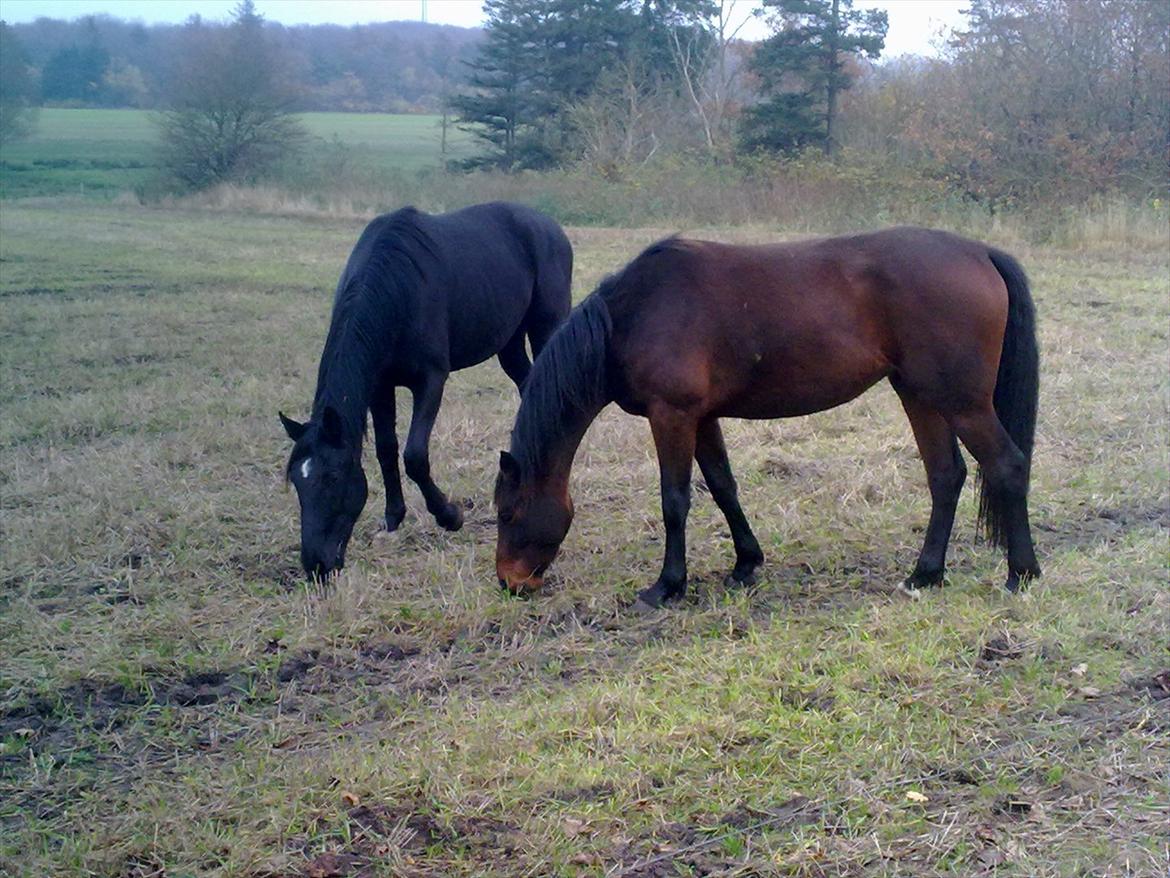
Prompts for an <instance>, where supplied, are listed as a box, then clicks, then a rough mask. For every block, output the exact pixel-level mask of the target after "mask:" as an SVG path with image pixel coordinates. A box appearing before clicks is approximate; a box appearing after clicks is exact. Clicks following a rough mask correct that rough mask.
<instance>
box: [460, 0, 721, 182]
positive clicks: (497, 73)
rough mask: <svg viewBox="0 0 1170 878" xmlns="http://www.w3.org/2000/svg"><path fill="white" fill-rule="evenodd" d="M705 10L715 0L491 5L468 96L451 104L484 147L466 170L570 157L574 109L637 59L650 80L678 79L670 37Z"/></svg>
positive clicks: (554, 0)
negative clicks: (607, 75) (611, 75)
mask: <svg viewBox="0 0 1170 878" xmlns="http://www.w3.org/2000/svg"><path fill="white" fill-rule="evenodd" d="M708 7H709V2H708V0H488V2H487V3H485V4H484V9H485V11H486V13H487V24H486V26H485V31H486V32H485V35H484V41H483V43H482V44H481V46H480V50H479V55H478V57H477V58H476V60H475V61H474V62H473V63H471V64H470V65H469V66H470V73H469V76H468V79H467V86H468V88H469V91H468V92H467V93H464V94H461V95H457V96H455V97H453V98H452V99H451V101H450V105H451V107H452V109H453V110H454V111H455V112H456V114H457V115H458V116H459V120H460V124H461V125H462V126H463V127H464V128H465V129H466V130H468V131H470V132H472V133H473V134H474V135H475V136H476V137H478V138H479V139H480V140H482V141H483V142H484V144H485V145H486V146H487V152H486V153H485V154H484V155H482V156H479V157H477V158H475V159H472V160H471V161H470V162H469V163H468V164H469V165H471V166H485V165H492V166H496V167H501V168H504V169H507V170H515V169H520V168H538V167H546V166H549V165H552V164H556V163H558V162H561V161H564V160H567V159H569V158H572V157H573V149H574V144H575V142H576V138H575V137H574V136H573V135H574V131H573V120H572V113H571V112H569V110H570V108H571V107H572V106H573V105H575V104H577V103H579V102H580V101H582V100H584V99H585V98H587V97H588V96H589V95H591V94H592V93H593V91H594V90H595V89H596V88H597V86H598V82H599V80H600V79H601V77H602V75H603V74H604V73H605V71H607V70H614V69H616V68H618V67H620V66H621V65H622V64H623V63H624V62H626V61H627V60H629V59H630V58H632V57H638V59H639V61H640V64H639V65H638V67H639V69H640V70H644V71H646V74H645V75H646V76H647V77H651V78H655V79H658V80H663V79H670V78H671V77H674V76H677V69H676V67H675V65H674V60H673V58H672V56H671V52H670V43H669V41H668V40H667V39H666V38H665V37H664V36H663V34H665V33H667V32H668V28H670V27H679V26H683V24H682V23H683V22H687V25H686V26H693V21H694V20H695V18H696V16H697V15H698V14H699V13H700V11H701V10H704V9H707V8H708Z"/></svg>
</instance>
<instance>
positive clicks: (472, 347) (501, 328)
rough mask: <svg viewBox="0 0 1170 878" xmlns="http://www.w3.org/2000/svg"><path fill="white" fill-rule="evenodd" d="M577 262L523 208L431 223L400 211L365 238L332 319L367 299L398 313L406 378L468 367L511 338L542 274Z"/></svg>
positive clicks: (491, 206)
mask: <svg viewBox="0 0 1170 878" xmlns="http://www.w3.org/2000/svg"><path fill="white" fill-rule="evenodd" d="M571 254H572V251H571V248H570V247H569V243H568V239H567V238H566V237H565V234H564V232H563V231H562V230H561V228H560V226H558V225H557V224H556V222H555V221H553V220H552V219H551V218H549V217H547V216H544V215H543V214H541V213H539V212H538V211H535V210H532V209H531V208H527V207H524V206H522V205H516V204H508V203H504V202H492V203H488V204H481V205H475V206H472V207H468V208H464V209H462V210H457V211H452V212H451V213H447V214H433V215H432V214H427V213H424V212H422V211H419V210H417V209H415V208H412V207H411V208H403V209H401V210H398V211H395V212H394V213H390V214H386V215H383V216H380V217H377V218H375V219H374V220H372V221H371V222H370V223H369V225H367V227H366V229H365V230H364V231H363V233H362V235H361V237H360V238H359V240H358V242H357V244H356V245H355V247H354V249H353V252H352V253H351V255H350V258H349V260H348V262H347V264H346V268H345V270H344V271H343V273H342V277H341V280H340V282H339V284H338V291H337V298H336V300H335V308H334V319H335V320H337V319H338V316H339V315H338V311H339V308H338V305H339V304H340V303H342V302H343V301H345V300H346V299H347V298H352V297H355V296H364V297H366V298H368V299H370V300H372V301H375V302H377V303H378V304H379V307H381V308H383V309H386V310H389V311H392V312H393V314H394V320H395V323H396V335H397V336H398V337H399V338H401V339H402V340H403V341H404V342H405V344H403V345H400V346H399V347H401V348H402V356H403V357H404V358H406V359H408V360H409V361H410V362H408V363H406V364H404V365H403V366H402V368H403V369H404V370H406V371H410V370H411V369H415V368H417V369H422V368H440V369H448V370H450V369H461V368H465V367H466V366H471V365H474V364H476V363H479V362H482V361H483V360H485V359H487V358H489V357H491V356H493V355H494V354H496V353H497V352H498V351H499V350H500V348H502V347H503V346H504V344H505V343H507V341H508V340H509V339H510V338H512V336H513V335H514V334H515V333H516V332H517V330H518V328H519V327H520V326H521V323H522V321H523V319H524V317H525V314H526V313H527V311H528V309H529V307H530V306H531V304H532V299H533V295H534V291H535V290H536V289H537V280H538V277H539V276H540V273H541V271H542V270H543V271H547V270H548V266H550V265H553V266H556V265H561V264H566V263H567V265H568V266H569V269H568V270H569V271H571V264H572V262H571V260H572V255H571ZM566 298H567V290H566ZM566 310H567V308H566Z"/></svg>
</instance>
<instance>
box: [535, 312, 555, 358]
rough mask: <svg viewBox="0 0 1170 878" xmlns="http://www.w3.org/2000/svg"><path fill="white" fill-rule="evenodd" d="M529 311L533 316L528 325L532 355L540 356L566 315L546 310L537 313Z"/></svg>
mask: <svg viewBox="0 0 1170 878" xmlns="http://www.w3.org/2000/svg"><path fill="white" fill-rule="evenodd" d="M529 313H530V315H531V316H530V317H529V319H528V325H527V330H528V341H529V343H530V344H531V345H532V356H533V357H538V356H540V352H541V351H542V350H543V349H544V346H545V345H546V344H548V340H549V339H550V338H552V334H553V333H554V332H556V331H557V328H558V327H559V326H560V325H561V322H562V321H563V320H564V317H563V316H558V315H557V314H550V313H545V312H544V311H541V312H539V313H536V314H532V313H531V312H529Z"/></svg>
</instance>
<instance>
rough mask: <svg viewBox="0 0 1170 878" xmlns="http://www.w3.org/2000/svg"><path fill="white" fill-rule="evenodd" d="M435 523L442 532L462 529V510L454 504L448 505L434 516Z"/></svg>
mask: <svg viewBox="0 0 1170 878" xmlns="http://www.w3.org/2000/svg"><path fill="white" fill-rule="evenodd" d="M435 521H437V522H438V523H439V527H441V528H443V529H444V530H450V531H456V530H459V528H461V527H463V510H462V509H460V508H459V507H458V506H456V505H455V504H454V503H448V504H447V507H446V508H445V509H444V510H443V511H442V512H440V513H439V514H438V515H436V516H435Z"/></svg>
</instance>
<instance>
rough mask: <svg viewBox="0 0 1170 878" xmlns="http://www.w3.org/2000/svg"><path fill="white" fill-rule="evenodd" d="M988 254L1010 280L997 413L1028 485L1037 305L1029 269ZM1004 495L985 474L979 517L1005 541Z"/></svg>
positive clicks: (989, 533) (996, 539)
mask: <svg viewBox="0 0 1170 878" xmlns="http://www.w3.org/2000/svg"><path fill="white" fill-rule="evenodd" d="M987 255H988V258H990V259H991V264H992V265H994V266H995V268H996V271H998V272H999V274H1000V277H1002V278H1003V282H1004V284H1005V285H1006V286H1007V293H1008V317H1007V327H1006V329H1005V330H1004V334H1003V351H1002V353H1001V354H1000V357H999V372H998V373H997V375H996V379H995V394H994V396H993V404H994V406H995V414H996V416H997V417H998V418H999V421H1000V423H1001V424H1003V427H1004V429H1005V430H1007V433H1008V435H1009V436H1011V438H1012V441H1013V442H1014V443H1015V444H1016V447H1017V448H1019V449H1020V451H1021V452H1022V453H1023V455H1024V490H1025V493H1026V492H1027V485H1028V478H1029V476H1030V473H1031V470H1032V443H1033V439H1034V437H1035V433H1036V409H1037V403H1038V400H1039V390H1040V351H1039V348H1038V347H1037V345H1036V309H1035V307H1034V306H1033V304H1032V293H1031V291H1030V290H1029V287H1028V278H1027V276H1026V275H1025V274H1024V269H1023V268H1022V267H1021V266H1020V263H1018V262H1017V261H1016V260H1015V259H1014V258H1013V257H1011V256H1009V255H1008V254H1007V253H1004V252H1002V251H1000V250H994V249H989V250H988V254H987ZM1004 501H1005V498H1004V497H1003V496H1002V495H1001V494H1000V492H998V491H995V490H993V489H991V487H990V486H989V485H988V483H987V480H986V479H983V478H980V488H979V523H980V525H981V527H982V530H983V533H984V534H985V535H986V537H987V539H988V541H989V542H991V543H993V544H996V545H999V546H1004V547H1006V541H1007V531H1006V529H1005V526H1004V525H1005V520H1004V514H1005V511H1006V510H1005V508H1004Z"/></svg>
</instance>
